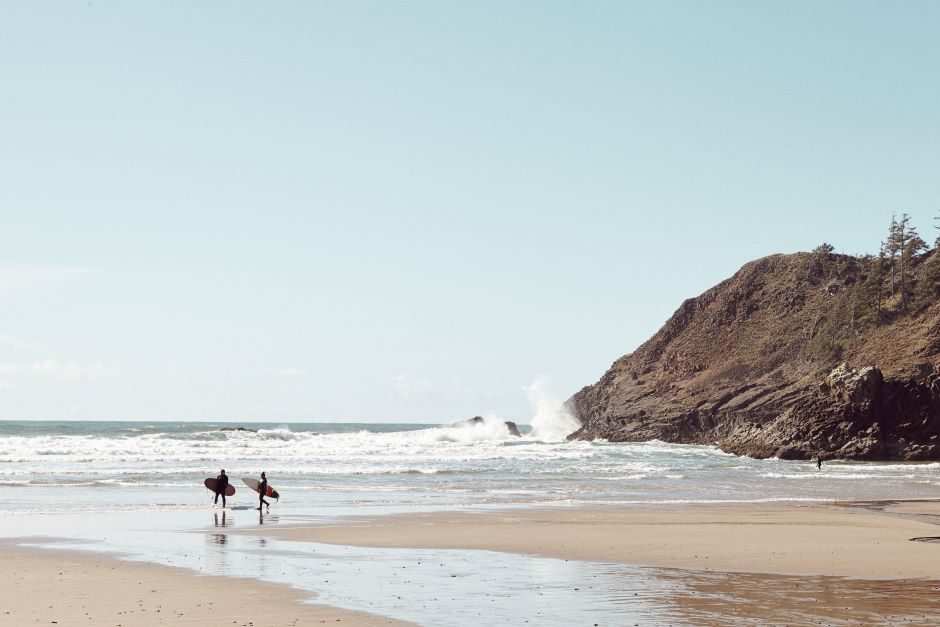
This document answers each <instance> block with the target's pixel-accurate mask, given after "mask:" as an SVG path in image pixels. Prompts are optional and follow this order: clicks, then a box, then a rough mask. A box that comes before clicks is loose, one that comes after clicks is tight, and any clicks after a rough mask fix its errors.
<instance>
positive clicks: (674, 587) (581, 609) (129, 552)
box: [0, 512, 940, 625]
mask: <svg viewBox="0 0 940 627" xmlns="http://www.w3.org/2000/svg"><path fill="white" fill-rule="evenodd" d="M200 518H201V515H200V514H196V513H168V514H166V515H151V516H147V517H140V516H135V515H105V516H98V517H96V519H95V524H94V525H90V524H81V522H82V519H83V517H81V516H74V517H72V516H50V517H31V520H30V521H29V524H26V522H25V521H22V520H19V521H18V519H14V518H8V519H6V520H5V521H3V524H0V535H4V536H6V537H7V538H11V539H13V540H14V541H16V540H17V538H18V539H19V541H20V542H24V543H29V544H31V545H37V546H46V547H53V548H55V547H58V548H62V547H67V548H69V549H80V550H89V551H95V552H104V553H113V554H114V555H115V556H121V557H124V558H126V559H132V560H135V561H147V562H153V563H156V564H162V565H168V566H176V567H182V568H187V569H191V570H194V571H197V572H200V573H204V574H212V575H225V576H233V577H249V578H255V579H261V580H264V581H269V582H272V583H281V584H286V585H289V586H292V587H294V588H299V589H302V590H307V591H308V592H309V593H310V601H309V602H312V603H323V604H327V605H332V606H335V607H340V608H346V609H352V610H365V611H369V612H371V613H376V614H380V615H385V616H390V617H394V618H398V619H402V620H410V621H413V622H416V623H418V624H425V625H468V624H519V625H521V624H525V623H526V622H528V623H529V624H534V625H572V624H595V623H596V624H598V625H624V624H630V625H632V624H641V625H740V624H790V625H800V624H820V623H822V624H836V625H840V624H901V623H903V624H909V625H936V624H940V602H938V600H937V599H938V597H940V584H938V583H937V582H923V581H863V580H851V579H842V578H832V577H779V576H770V575H749V574H725V573H715V572H699V571H682V570H670V569H652V568H637V567H632V566H627V565H622V564H604V563H598V562H583V561H574V560H572V561H566V560H563V559H552V558H542V557H532V556H526V555H512V554H505V553H497V552H492V551H467V550H432V549H377V548H359V547H351V546H341V545H330V544H317V543H308V542H290V541H285V540H277V539H274V538H271V537H270V536H267V535H265V534H264V532H263V531H262V532H260V533H254V534H242V533H231V532H226V533H220V532H219V531H218V530H221V529H223V528H225V529H228V528H230V527H231V526H232V523H233V520H232V517H231V516H226V515H225V513H224V512H222V513H218V512H216V513H214V515H213V518H212V525H205V523H204V522H203V524H202V525H199V524H198V522H199V520H200ZM259 518H261V517H259ZM277 518H278V517H275V516H263V520H264V522H265V523H269V522H273V521H275V520H276V519H277ZM287 518H288V520H289V521H292V522H299V521H297V520H293V519H292V518H291V517H287ZM201 520H202V521H205V518H201ZM187 521H188V522H187ZM86 522H87V521H86ZM251 527H254V525H251ZM186 529H190V530H191V531H190V532H186V531H185V530H186ZM40 535H42V536H45V538H44V539H41V538H38V537H37V536H40ZM56 536H58V537H59V538H66V537H69V538H71V540H69V541H68V542H67V543H66V544H63V543H62V542H61V541H58V540H56V541H53V540H50V539H49V538H52V537H56ZM30 538H32V539H30Z"/></svg>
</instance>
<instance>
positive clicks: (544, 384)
mask: <svg viewBox="0 0 940 627" xmlns="http://www.w3.org/2000/svg"><path fill="white" fill-rule="evenodd" d="M523 389H524V390H525V392H526V395H527V396H528V397H529V403H530V404H531V405H532V409H533V410H534V411H535V416H533V417H532V423H531V424H532V436H533V437H535V438H537V439H539V440H544V441H546V442H558V441H561V440H564V439H565V438H566V437H567V436H568V435H569V434H570V433H573V432H575V431H577V429H578V427H580V426H581V425H580V424H579V423H578V420H577V418H575V417H574V416H572V415H571V412H570V411H568V408H567V407H565V403H564V401H562V400H561V399H559V398H558V397H557V396H555V394H554V392H552V389H551V380H550V379H549V378H548V377H547V376H545V375H541V374H540V375H539V376H537V377H536V378H535V381H533V382H532V384H531V385H529V386H526V387H525V388H523Z"/></svg>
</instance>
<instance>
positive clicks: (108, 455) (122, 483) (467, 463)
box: [0, 419, 940, 516]
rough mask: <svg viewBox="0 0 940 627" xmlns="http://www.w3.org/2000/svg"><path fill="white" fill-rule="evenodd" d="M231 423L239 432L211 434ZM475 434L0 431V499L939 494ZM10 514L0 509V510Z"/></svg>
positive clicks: (399, 505) (883, 481)
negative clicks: (267, 486) (216, 481)
mask: <svg viewBox="0 0 940 627" xmlns="http://www.w3.org/2000/svg"><path fill="white" fill-rule="evenodd" d="M235 426H238V427H243V428H246V429H251V430H252V431H230V430H223V429H225V428H231V427H235ZM522 431H523V435H522V436H521V437H516V436H512V435H510V433H509V431H508V430H507V429H506V428H505V426H504V424H503V423H502V422H501V421H499V420H496V419H491V420H486V421H484V422H483V423H480V424H474V425H460V426H441V425H412V424H347V423H324V424H282V425H272V424H252V423H238V424H237V425H234V424H232V425H227V424H222V423H204V422H153V423H139V422H0V497H2V498H3V502H4V503H7V504H8V505H9V506H11V508H12V510H13V511H15V512H16V513H18V514H22V513H24V512H36V513H55V512H77V511H83V512H94V511H121V510H153V509H155V508H156V509H179V508H192V507H201V506H204V505H205V504H206V500H207V499H208V498H209V495H208V492H207V491H206V490H205V488H204V487H203V486H202V482H203V480H204V479H205V478H206V477H214V476H216V475H217V474H218V473H219V470H220V469H221V468H225V470H226V472H227V474H228V475H229V476H230V477H231V480H232V484H233V485H234V486H235V487H236V490H238V493H237V494H236V496H235V497H233V499H232V500H233V502H235V503H239V502H248V501H250V500H251V496H252V495H253V493H251V492H250V491H249V490H248V489H247V488H246V487H245V486H244V485H243V484H242V482H241V481H240V477H256V478H257V477H258V476H259V475H260V473H261V472H262V471H264V472H266V473H267V477H268V480H269V482H270V483H271V485H273V486H275V487H276V488H277V489H278V490H279V491H280V493H281V495H282V500H283V505H284V506H285V507H287V506H288V505H289V506H290V507H291V508H293V509H294V510H295V511H299V510H300V509H307V508H309V509H312V510H316V511H317V512H321V513H335V514H337V515H344V514H349V513H360V514H370V513H383V512H388V511H393V510H394V511H417V510H418V509H420V510H423V511H426V510H429V509H448V508H473V507H493V506H537V505H604V504H644V503H663V504H668V503H697V502H749V501H761V502H766V501H800V500H804V501H827V500H875V499H905V498H938V497H940V464H938V463H897V462H890V463H889V462H885V463H879V462H827V463H825V464H824V465H823V468H822V470H817V469H816V466H815V464H814V463H811V462H800V461H784V460H778V459H767V460H755V459H750V458H747V457H738V456H734V455H729V454H726V453H723V452H722V451H720V450H718V449H717V448H716V447H713V446H689V445H675V444H666V443H663V442H656V441H653V442H643V443H608V442H568V441H565V440H563V439H546V438H544V437H540V436H539V434H538V433H537V432H536V433H532V432H531V430H529V429H527V428H525V427H523V428H522ZM9 511H10V510H9V509H7V510H3V509H0V516H3V515H4V514H5V513H7V512H9Z"/></svg>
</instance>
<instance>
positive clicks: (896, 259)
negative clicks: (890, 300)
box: [886, 213, 927, 312]
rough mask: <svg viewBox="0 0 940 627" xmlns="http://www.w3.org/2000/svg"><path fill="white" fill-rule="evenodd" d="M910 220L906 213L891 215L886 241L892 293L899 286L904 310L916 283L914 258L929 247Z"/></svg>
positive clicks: (901, 307)
mask: <svg viewBox="0 0 940 627" xmlns="http://www.w3.org/2000/svg"><path fill="white" fill-rule="evenodd" d="M910 222H911V217H910V216H909V215H907V214H906V213H903V214H901V218H900V219H897V218H896V217H895V216H891V227H890V229H889V231H888V240H887V242H886V249H887V253H888V256H889V258H890V260H891V295H892V296H893V295H894V294H895V287H897V291H898V293H899V294H900V298H901V301H900V304H899V309H900V310H901V311H902V312H904V311H907V307H908V303H909V301H910V299H911V291H912V287H913V286H914V285H915V284H914V280H913V278H912V276H913V260H914V258H915V257H916V256H917V255H918V254H920V253H921V252H922V251H924V250H926V248H927V243H926V242H925V241H924V240H923V239H922V238H921V237H920V235H919V234H918V233H917V229H915V228H914V227H913V226H911V224H910Z"/></svg>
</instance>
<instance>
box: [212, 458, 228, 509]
mask: <svg viewBox="0 0 940 627" xmlns="http://www.w3.org/2000/svg"><path fill="white" fill-rule="evenodd" d="M226 488H228V475H227V474H225V469H224V468H223V469H222V472H221V473H219V476H218V477H216V478H215V500H214V501H213V503H214V504H216V505H218V504H219V495H220V494H221V495H222V508H223V509H225V489H226Z"/></svg>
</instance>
